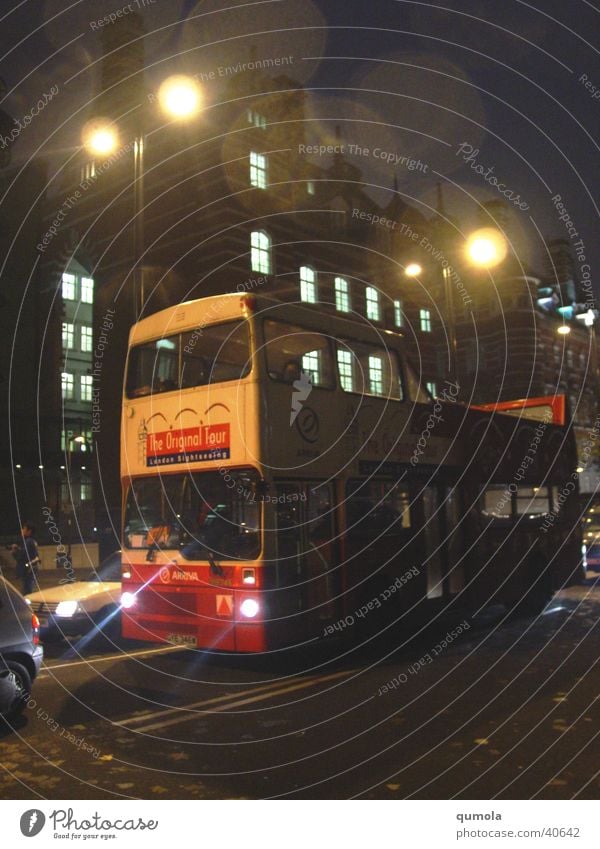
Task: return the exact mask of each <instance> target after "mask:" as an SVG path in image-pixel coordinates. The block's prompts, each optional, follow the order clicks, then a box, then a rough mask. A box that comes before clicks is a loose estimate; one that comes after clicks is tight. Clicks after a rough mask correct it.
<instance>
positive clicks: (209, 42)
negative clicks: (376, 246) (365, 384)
mask: <svg viewBox="0 0 600 849" xmlns="http://www.w3.org/2000/svg"><path fill="white" fill-rule="evenodd" d="M137 2H139V3H140V5H141V2H142V0H133V2H132V3H131V4H130V6H131V7H132V8H136V9H137V8H138V7H137ZM145 2H146V4H147V5H146V7H145V8H144V9H143V10H142V11H143V14H144V17H145V22H146V26H147V28H148V31H149V35H148V37H147V39H146V57H147V60H146V61H147V81H148V84H149V85H150V87H152V85H153V83H154V82H155V81H157V80H160V79H161V78H162V77H164V76H165V75H167V74H168V73H170V72H172V71H174V70H183V71H192V72H196V73H197V72H205V73H206V72H208V71H209V70H210V69H211V68H217V69H218V68H219V67H229V68H231V67H234V66H235V65H236V63H240V62H244V61H248V59H249V57H250V56H251V55H252V54H251V52H250V51H251V49H252V48H254V51H255V53H254V55H255V56H256V58H266V57H283V56H292V57H293V61H292V62H291V64H290V66H289V67H288V68H285V71H286V72H287V73H289V75H290V76H292V77H293V78H295V79H297V80H298V81H299V82H301V83H302V84H303V85H304V86H305V87H306V89H307V90H308V92H309V98H308V110H307V111H308V115H307V118H308V121H307V132H308V134H309V137H310V139H311V140H313V141H315V142H318V143H326V142H330V141H331V140H333V139H334V138H335V126H336V124H337V125H339V126H340V129H341V133H342V138H343V141H344V143H345V144H346V145H347V146H349V145H357V146H359V147H360V149H361V150H362V151H364V150H365V149H367V150H368V153H367V154H365V153H364V152H363V153H360V152H358V153H357V152H355V153H354V154H353V153H349V152H348V151H349V147H348V148H347V150H346V154H347V155H348V158H349V159H350V161H352V162H353V164H356V165H357V166H359V167H360V168H361V169H362V170H363V173H364V176H365V181H366V182H367V183H368V184H370V185H371V187H372V188H371V189H370V191H371V192H372V194H373V195H374V196H376V198H377V199H378V200H379V201H380V202H382V203H386V202H388V201H389V200H390V199H391V194H390V192H389V188H390V187H391V185H392V182H393V178H394V172H395V174H396V177H397V179H398V183H399V187H400V190H401V191H402V192H403V193H404V197H405V200H407V201H408V202H410V203H413V204H414V205H415V206H417V208H419V209H420V210H421V211H422V212H425V213H426V214H430V211H431V209H432V206H433V205H434V204H435V196H436V190H435V187H436V183H437V182H438V181H442V182H443V183H444V185H445V196H446V201H447V208H448V211H449V213H450V214H451V215H453V216H455V217H456V218H457V219H459V221H460V223H461V226H464V227H465V228H468V227H469V226H471V223H472V222H474V221H475V220H476V218H477V210H478V205H479V204H480V203H482V202H484V201H488V200H494V199H497V198H498V197H499V194H498V189H497V188H496V187H495V186H493V185H491V184H490V183H489V182H487V181H486V179H484V177H485V174H487V175H488V176H489V175H494V176H496V177H497V179H498V182H499V183H502V185H503V186H505V187H506V191H510V193H511V195H512V197H511V198H510V199H509V200H508V206H509V208H510V209H511V210H512V215H511V218H512V229H511V236H512V237H514V247H515V249H516V251H517V253H518V255H519V257H520V258H521V259H522V260H523V262H524V264H526V265H527V264H530V265H532V266H533V267H534V268H541V269H543V267H544V263H545V255H544V248H543V243H542V241H541V236H540V234H541V235H543V236H546V237H561V236H562V237H568V235H569V234H568V233H567V230H566V228H565V225H564V223H561V221H559V213H558V211H557V207H556V203H555V202H553V201H552V198H553V197H555V196H556V195H557V194H560V195H561V202H562V203H563V204H564V208H563V212H564V210H567V211H568V214H569V217H570V218H571V219H572V221H573V229H574V231H576V232H577V234H578V235H577V239H579V238H581V239H583V244H584V246H585V255H586V262H587V261H588V260H591V262H590V267H591V273H592V277H593V280H594V286H595V289H596V292H599V293H600V283H599V279H600V278H598V273H597V270H598V268H599V267H600V247H598V239H597V235H596V234H597V227H598V206H597V204H598V161H599V148H598V138H599V133H598V128H599V118H600V60H599V52H598V48H599V47H600V37H599V36H600V10H599V9H597V8H596V7H595V6H594V5H593V4H592V3H591V2H587V0H570V2H568V3H565V2H559V1H558V0H537V3H526V2H522V0H502V2H498V0H452V2H449V0H442V2H439V3H431V2H413V0H374V2H371V3H365V2H362V1H361V0H345V1H344V2H326V0H321V2H319V3H313V2H311V0H267V2H250V3H243V2H240V0H207V2H192V1H191V0H188V2H185V3H180V2H174V0H154V3H150V0H145ZM126 8H127V4H123V3H121V2H120V0H111V2H96V0H82V2H79V3H77V2H74V3H70V2H68V0H45V2H40V0H22V2H12V0H11V2H5V3H3V4H2V10H3V12H2V17H1V18H0V23H1V32H2V36H1V42H2V61H1V62H0V75H1V76H2V78H3V79H4V81H5V83H6V90H7V92H6V94H5V97H4V101H3V103H2V108H3V109H4V110H5V111H7V112H8V113H9V114H10V115H11V116H12V117H14V118H19V117H21V116H23V115H26V114H27V113H28V112H29V111H30V110H31V108H32V107H33V106H34V105H35V103H36V102H37V101H38V99H39V98H40V97H41V96H42V95H43V94H44V93H47V92H49V91H50V89H51V87H52V86H58V87H59V93H58V94H57V95H56V97H54V98H53V99H52V101H51V102H50V103H48V105H47V106H46V107H45V109H44V112H43V117H41V118H40V117H37V118H36V119H35V120H32V122H31V123H30V124H29V126H27V127H26V128H25V129H23V131H22V132H20V133H19V136H18V139H17V141H16V143H15V145H14V148H13V163H15V162H19V163H20V162H24V161H26V160H27V159H28V158H29V157H31V156H34V155H36V152H39V153H41V154H43V155H44V156H45V157H46V158H48V160H49V162H50V164H51V173H52V172H53V170H56V169H58V168H59V167H60V165H61V164H62V163H63V162H64V160H65V158H66V157H67V156H68V155H69V154H70V153H72V152H73V151H74V149H75V148H76V145H77V144H78V140H79V131H80V127H81V123H82V118H83V115H84V112H85V107H86V104H88V102H89V100H90V98H91V97H92V96H93V93H94V91H95V86H96V85H97V80H98V70H99V61H98V60H99V57H100V39H99V31H100V28H99V26H98V25H96V26H93V22H97V21H98V20H99V19H100V18H102V16H103V15H108V14H110V13H111V12H115V11H116V10H125V9H126ZM106 25H108V26H110V24H106ZM280 72H281V69H275V70H274V71H273V72H272V73H273V74H276V73H280ZM586 83H587V86H586ZM221 91H222V81H219V80H218V79H217V81H216V82H214V83H210V84H208V85H206V87H205V99H206V108H207V109H211V110H215V109H218V103H219V97H220V94H221ZM461 145H462V146H463V147H462V150H463V151H466V152H467V153H468V152H469V151H471V152H472V154H473V158H472V160H471V163H470V164H469V163H468V162H467V163H465V162H464V159H465V156H466V154H464V153H463V155H460V154H459V153H458V151H459V147H460V146H461ZM352 150H355V149H354V148H352ZM376 150H377V151H380V155H375V154H374V151H376ZM381 152H383V153H386V154H389V155H390V156H389V159H390V161H389V162H388V161H386V159H385V158H381ZM394 156H397V157H398V159H399V158H400V157H401V156H410V157H413V158H415V159H419V160H420V161H421V162H422V163H424V164H426V165H427V168H426V169H423V170H413V171H410V170H408V168H406V167H402V166H396V167H394V166H393V164H392V163H393V162H394ZM476 165H481V166H483V169H482V170H483V171H484V174H483V175H482V174H478V173H476V171H475V170H474V167H475V166H476ZM490 169H493V170H490ZM516 199H518V201H517V200H516ZM517 202H519V203H520V204H521V206H522V207H525V208H518V206H517ZM575 240H576V239H575V238H574V239H573V241H575Z"/></svg>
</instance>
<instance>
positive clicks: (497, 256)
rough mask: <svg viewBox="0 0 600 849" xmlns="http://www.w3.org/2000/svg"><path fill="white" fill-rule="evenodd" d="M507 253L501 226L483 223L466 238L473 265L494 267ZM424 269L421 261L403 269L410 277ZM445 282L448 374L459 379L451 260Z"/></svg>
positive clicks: (445, 272)
mask: <svg viewBox="0 0 600 849" xmlns="http://www.w3.org/2000/svg"><path fill="white" fill-rule="evenodd" d="M506 254H507V244H506V239H505V238H504V236H503V235H502V233H501V232H500V231H499V230H495V229H494V228H493V227H484V228H481V229H480V230H476V231H475V232H473V233H471V234H470V235H469V236H468V237H467V239H466V242H465V249H464V255H465V258H466V259H467V260H468V262H469V264H470V265H471V266H472V267H475V268H480V269H488V268H493V267H494V266H496V265H499V264H500V263H501V262H502V261H503V260H504V259H505V257H506ZM422 272H423V269H422V267H421V265H420V264H419V263H418V262H410V263H408V265H406V267H405V269H404V273H405V275H406V276H407V277H414V278H418V277H419V276H420V275H421V274H422ZM442 283H443V289H444V307H445V318H446V327H447V333H448V347H449V349H450V357H449V364H448V374H449V379H450V381H451V382H452V383H456V377H457V361H458V343H457V338H456V318H455V314H454V298H453V297H452V267H451V266H450V265H449V264H448V263H446V264H445V265H443V266H442Z"/></svg>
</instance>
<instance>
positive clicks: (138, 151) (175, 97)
mask: <svg viewBox="0 0 600 849" xmlns="http://www.w3.org/2000/svg"><path fill="white" fill-rule="evenodd" d="M201 101H202V98H201V91H200V87H199V85H198V83H197V82H196V81H195V80H194V79H192V77H187V76H185V75H183V74H178V75H176V76H172V77H168V78H167V79H166V80H165V81H164V82H163V83H162V84H161V86H160V88H159V91H158V102H159V104H160V107H161V110H162V111H163V113H164V114H165V115H166V116H168V117H170V118H172V119H173V120H174V121H185V120H189V119H191V118H193V117H194V116H195V115H197V114H198V112H199V111H200V109H201V106H202V102H201ZM82 141H83V145H84V147H85V148H86V150H87V151H88V152H89V153H90V154H91V155H92V156H103V157H108V156H110V155H111V154H112V153H114V151H115V150H116V149H117V148H118V146H119V134H118V132H117V129H116V128H115V126H114V124H112V123H111V122H110V121H104V120H102V119H97V120H95V121H90V122H88V124H86V126H85V127H84V131H83V134H82ZM145 149H146V133H145V132H144V128H143V125H142V117H141V115H140V113H139V112H138V125H137V128H136V133H135V139H134V142H133V264H134V265H133V281H134V285H133V289H134V304H135V305H136V318H139V316H140V315H141V314H142V310H143V308H144V302H145V299H146V295H145V287H144V268H143V254H144V242H145V239H144V175H145V171H144V152H145Z"/></svg>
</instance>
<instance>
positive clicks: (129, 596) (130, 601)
mask: <svg viewBox="0 0 600 849" xmlns="http://www.w3.org/2000/svg"><path fill="white" fill-rule="evenodd" d="M136 601H137V598H136V596H135V593H127V592H126V593H123V595H122V596H121V607H122V608H123V609H124V610H129V609H130V608H131V607H133V605H134V604H135V603H136Z"/></svg>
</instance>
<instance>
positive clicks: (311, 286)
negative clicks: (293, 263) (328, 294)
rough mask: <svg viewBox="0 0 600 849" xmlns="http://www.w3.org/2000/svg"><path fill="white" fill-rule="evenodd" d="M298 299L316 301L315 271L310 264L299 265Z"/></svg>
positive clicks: (312, 302) (311, 302)
mask: <svg viewBox="0 0 600 849" xmlns="http://www.w3.org/2000/svg"><path fill="white" fill-rule="evenodd" d="M300 300H301V301H306V302H307V303H308V304H316V303H317V272H316V271H315V270H314V268H311V267H310V265H302V266H301V267H300Z"/></svg>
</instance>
